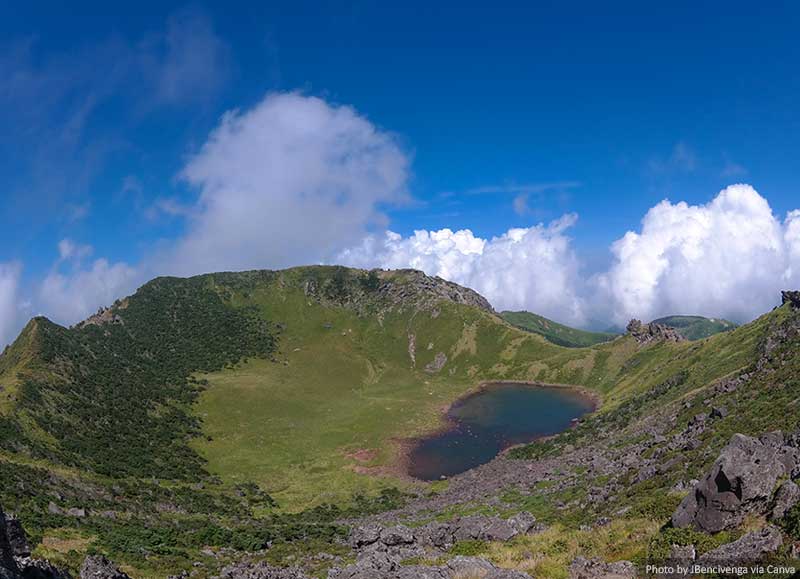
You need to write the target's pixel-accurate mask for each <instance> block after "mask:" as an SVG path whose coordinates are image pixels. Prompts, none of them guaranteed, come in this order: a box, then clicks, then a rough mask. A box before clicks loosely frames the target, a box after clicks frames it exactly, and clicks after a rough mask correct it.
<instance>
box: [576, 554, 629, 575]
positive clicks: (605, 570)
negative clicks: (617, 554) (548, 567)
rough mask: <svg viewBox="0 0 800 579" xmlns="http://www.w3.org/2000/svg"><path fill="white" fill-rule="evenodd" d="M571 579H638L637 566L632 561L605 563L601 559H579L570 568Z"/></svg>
mask: <svg viewBox="0 0 800 579" xmlns="http://www.w3.org/2000/svg"><path fill="white" fill-rule="evenodd" d="M569 577H570V579H636V577H638V575H637V572H636V565H634V564H633V563H631V562H630V561H618V562H616V563H603V562H602V561H600V560H599V559H586V558H584V557H577V558H576V559H575V560H574V561H573V562H572V564H571V565H570V566H569Z"/></svg>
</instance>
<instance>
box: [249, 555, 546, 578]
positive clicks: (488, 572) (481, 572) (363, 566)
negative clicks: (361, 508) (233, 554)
mask: <svg viewBox="0 0 800 579" xmlns="http://www.w3.org/2000/svg"><path fill="white" fill-rule="evenodd" d="M467 577H480V579H531V576H530V575H528V574H527V573H522V572H520V571H512V570H509V569H500V568H498V567H495V566H494V565H492V564H491V563H490V562H488V561H486V560H484V559H479V558H476V557H454V558H453V559H451V560H450V561H448V562H447V563H446V564H445V565H441V566H425V565H402V564H401V563H400V562H399V561H397V560H395V559H393V558H392V557H390V556H387V555H386V554H385V553H371V554H369V556H367V557H364V558H362V559H360V560H359V561H358V562H357V563H356V564H355V565H350V566H348V567H345V568H344V569H331V570H330V572H329V573H328V578H329V579H463V578H467ZM259 579H260V578H259Z"/></svg>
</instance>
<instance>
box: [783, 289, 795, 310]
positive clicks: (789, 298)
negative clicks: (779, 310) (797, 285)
mask: <svg viewBox="0 0 800 579" xmlns="http://www.w3.org/2000/svg"><path fill="white" fill-rule="evenodd" d="M781 304H791V306H792V307H793V308H795V309H800V291H782V292H781Z"/></svg>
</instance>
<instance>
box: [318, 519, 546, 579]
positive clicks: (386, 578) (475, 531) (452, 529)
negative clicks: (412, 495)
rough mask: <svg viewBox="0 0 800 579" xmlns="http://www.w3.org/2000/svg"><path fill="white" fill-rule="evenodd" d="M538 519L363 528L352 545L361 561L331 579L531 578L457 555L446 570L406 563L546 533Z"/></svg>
mask: <svg viewBox="0 0 800 579" xmlns="http://www.w3.org/2000/svg"><path fill="white" fill-rule="evenodd" d="M541 528H542V527H541V526H539V525H538V524H537V523H536V519H535V517H533V515H531V514H530V513H526V512H523V513H520V514H518V515H516V516H514V517H511V518H510V519H501V518H500V517H485V516H477V515H476V516H470V517H461V518H457V519H454V520H453V521H451V522H448V523H440V522H434V523H428V524H427V525H424V526H422V527H419V528H415V529H410V528H408V527H406V526H405V525H394V526H391V527H382V526H380V525H375V524H371V525H362V526H358V527H355V528H354V529H353V531H352V533H351V535H350V546H351V547H352V548H353V550H354V551H356V554H357V562H356V564H355V565H350V566H349V567H345V568H343V569H332V570H331V573H330V575H329V577H330V578H331V579H451V578H452V579H455V578H461V577H471V576H472V575H470V573H472V574H475V576H476V577H481V578H482V579H527V578H529V576H528V575H527V574H525V573H519V572H517V571H509V570H505V569H498V568H497V567H495V566H494V565H492V564H491V563H489V562H488V561H484V560H483V559H476V558H471V557H455V558H454V559H451V560H450V561H448V562H447V564H445V565H442V566H421V565H403V564H402V562H403V561H404V560H406V559H410V558H412V557H430V558H433V559H438V558H441V557H443V556H444V555H445V551H446V550H447V549H449V548H450V547H452V546H453V545H454V544H455V543H457V542H458V541H474V540H480V541H508V540H510V539H512V538H514V537H516V536H517V535H524V534H527V533H531V532H535V531H537V530H540V529H541Z"/></svg>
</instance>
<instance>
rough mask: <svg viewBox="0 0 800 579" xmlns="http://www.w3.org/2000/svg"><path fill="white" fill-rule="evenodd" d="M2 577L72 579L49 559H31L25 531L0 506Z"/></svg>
mask: <svg viewBox="0 0 800 579" xmlns="http://www.w3.org/2000/svg"><path fill="white" fill-rule="evenodd" d="M0 579H71V578H70V575H69V573H67V572H66V571H62V570H61V569H58V568H57V567H55V566H53V565H51V564H50V562H49V561H44V560H41V559H31V557H30V548H29V547H28V539H27V537H26V536H25V531H24V530H23V528H22V525H21V524H20V523H19V521H18V520H17V519H15V518H13V517H7V516H6V515H5V513H4V512H3V509H2V507H0Z"/></svg>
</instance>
